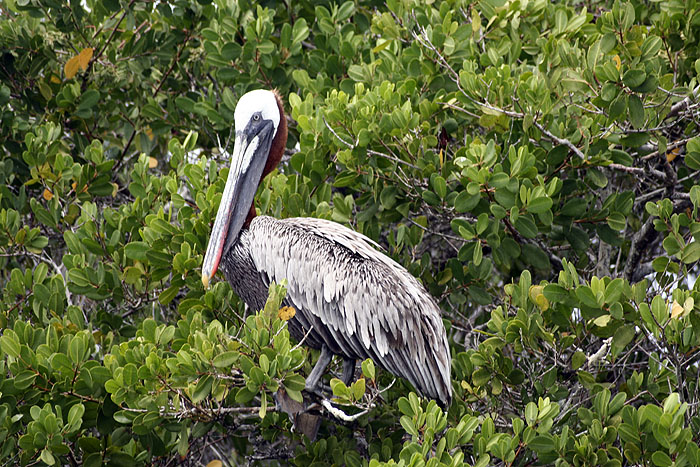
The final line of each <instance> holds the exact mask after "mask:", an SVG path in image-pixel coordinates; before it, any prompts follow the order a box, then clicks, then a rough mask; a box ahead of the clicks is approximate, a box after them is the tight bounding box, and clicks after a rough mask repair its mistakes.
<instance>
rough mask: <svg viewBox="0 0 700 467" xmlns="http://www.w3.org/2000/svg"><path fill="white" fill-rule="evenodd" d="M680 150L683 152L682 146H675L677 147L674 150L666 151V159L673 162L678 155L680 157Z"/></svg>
mask: <svg viewBox="0 0 700 467" xmlns="http://www.w3.org/2000/svg"><path fill="white" fill-rule="evenodd" d="M680 152H681V148H680V146H679V147H677V148H675V149H672V150H670V151H668V152H667V153H666V160H667V161H669V162H671V161H672V160H673V159H675V158H676V157H678V154H679V153H680Z"/></svg>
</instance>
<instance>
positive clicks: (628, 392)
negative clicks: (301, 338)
mask: <svg viewBox="0 0 700 467" xmlns="http://www.w3.org/2000/svg"><path fill="white" fill-rule="evenodd" d="M0 14H2V20H0V79H1V80H2V81H1V82H0V145H1V147H2V150H1V152H0V262H1V263H2V266H3V267H2V270H1V271H0V285H1V287H2V290H1V293H0V329H1V336H0V374H1V375H2V378H0V459H2V460H3V462H4V463H7V464H17V463H20V464H24V465H26V464H32V463H41V464H47V465H55V464H72V465H77V464H85V465H100V464H103V463H107V464H111V465H123V464H130V465H134V464H149V463H162V464H168V463H170V464H172V463H173V462H180V461H182V460H183V459H187V462H190V463H192V464H198V463H200V462H202V461H207V460H210V459H213V458H221V459H222V460H224V461H227V462H228V461H230V462H238V461H245V460H248V461H256V460H263V459H280V460H281V459H289V460H290V461H292V462H294V463H296V464H298V465H312V464H314V463H316V464H325V463H335V464H348V465H359V464H362V463H369V464H370V465H377V466H378V465H384V464H389V465H394V464H400V465H426V464H427V465H443V464H444V465H459V464H462V463H466V464H469V465H479V466H486V465H530V464H533V463H538V464H556V465H579V466H583V465H590V466H593V465H608V466H615V465H623V464H625V465H637V464H642V465H656V466H670V465H678V466H682V465H700V449H698V443H700V438H699V435H698V433H700V413H699V412H698V407H700V388H699V387H698V381H699V379H698V376H699V375H698V367H699V363H700V362H699V360H700V351H699V350H698V349H700V285H698V283H697V281H695V278H696V277H697V274H698V267H697V266H698V261H699V260H700V246H699V245H700V236H699V235H700V217H699V215H698V209H699V208H700V189H698V187H697V186H696V185H697V181H698V177H699V176H700V139H699V138H698V137H697V136H695V135H696V134H697V129H698V117H699V114H698V103H697V99H698V92H700V91H699V90H700V87H698V74H699V73H700V60H699V59H700V49H698V45H697V44H698V43H699V42H700V41H699V38H700V4H698V3H697V2H696V1H694V0H691V1H687V0H686V1H681V0H669V1H665V2H641V1H638V0H632V1H625V2H622V1H614V2H546V1H544V0H529V1H526V0H516V1H505V0H480V1H464V0H448V1H444V2H436V3H431V2H416V1H410V0H390V1H388V2H386V4H384V3H377V2H372V1H357V2H352V1H347V2H344V3H340V4H338V3H333V2H321V3H316V2H308V1H300V2H288V3H287V4H285V3H284V2H280V3H276V2H275V3H273V2H269V4H268V3H265V5H264V6H263V5H258V4H255V3H252V2H247V1H241V2H227V1H224V0H216V1H213V2H212V1H207V0H201V1H198V2H188V1H185V0H177V1H174V2H160V3H158V2H156V3H153V2H140V1H137V0H129V1H126V0H110V1H95V0H87V1H85V2H70V3H61V2H58V1H55V0H7V1H5V2H4V4H3V6H1V7H0ZM259 87H265V88H277V89H278V90H279V91H280V92H281V94H282V95H283V96H286V97H287V99H288V102H287V105H288V107H287V112H288V114H289V116H290V117H291V120H290V124H291V134H290V142H289V148H288V150H287V155H286V157H285V159H284V161H283V163H282V165H281V167H280V170H279V171H277V172H275V173H273V174H272V175H271V176H269V177H268V178H267V179H266V180H264V182H263V183H262V185H261V187H260V189H259V192H258V197H257V202H258V204H257V207H258V210H259V212H260V213H265V214H269V215H273V216H276V217H287V216H311V217H321V218H327V219H332V220H334V221H336V222H340V223H345V224H348V225H350V226H352V227H353V228H354V229H356V230H358V231H360V232H362V233H364V234H366V235H368V236H369V237H371V238H373V239H375V240H377V241H378V242H379V243H380V244H382V245H383V246H384V247H385V248H386V251H387V253H388V254H389V255H390V256H391V257H392V258H394V259H395V260H397V261H398V262H400V263H401V264H403V265H404V266H406V267H407V268H408V269H409V270H410V271H411V273H413V274H414V275H415V276H417V277H419V278H420V280H421V281H422V282H423V284H425V285H426V287H427V288H428V289H429V290H430V292H431V293H432V294H433V295H434V296H435V297H436V298H437V299H438V300H439V302H440V304H441V306H442V309H443V313H444V315H443V316H444V318H445V322H446V325H447V327H448V333H449V337H450V342H451V347H452V355H453V367H452V373H453V387H454V389H455V392H456V395H455V401H454V403H453V404H452V406H451V407H450V409H449V411H447V412H443V411H442V410H441V409H440V408H439V407H438V406H437V405H436V404H435V402H431V401H424V400H420V399H419V398H418V397H417V396H416V395H415V394H414V393H412V392H410V391H411V388H410V387H409V386H408V384H407V383H406V382H404V381H396V382H395V383H394V384H393V385H392V384H391V381H392V377H391V375H390V374H388V373H387V372H384V371H382V370H380V369H377V368H375V367H374V365H373V363H372V362H371V361H367V362H364V363H363V365H362V377H361V378H359V379H358V380H357V381H356V382H354V383H352V384H351V385H350V386H349V387H346V386H345V385H344V384H343V383H342V382H341V381H339V380H336V379H331V380H330V385H331V386H332V388H333V392H334V395H335V397H334V403H335V404H336V406H337V407H342V409H343V410H344V411H346V412H347V413H349V414H354V415H356V416H357V417H356V418H354V421H352V422H342V421H340V420H338V419H336V418H334V417H332V416H331V415H329V411H328V409H327V408H324V409H321V408H316V409H314V411H315V412H314V413H316V414H318V413H321V414H323V416H324V423H323V425H322V427H321V430H320V433H319V437H318V439H317V440H316V441H311V440H309V439H304V438H303V436H302V435H300V434H299V433H297V432H295V431H293V429H292V422H291V421H290V419H289V417H288V415H287V414H286V413H285V412H284V410H283V409H282V408H281V407H282V403H281V402H280V400H281V399H280V398H282V397H283V396H285V395H286V396H288V397H289V399H291V400H293V401H297V402H299V401H301V400H302V398H303V393H302V389H303V387H304V377H305V376H306V375H307V374H308V372H309V371H310V368H311V361H312V360H313V358H314V355H313V352H311V351H308V350H307V349H305V348H304V347H303V346H298V345H296V343H294V342H290V339H289V334H288V332H287V329H286V325H285V319H289V317H291V315H292V314H293V310H281V311H280V310H279V306H280V303H281V300H282V297H283V294H284V288H283V286H275V287H273V289H272V290H271V291H270V300H269V301H268V305H267V306H266V309H265V310H260V311H257V310H252V311H248V312H246V310H245V309H244V307H243V304H242V303H241V301H240V300H239V299H238V298H237V297H236V296H235V295H234V294H233V293H232V292H231V289H230V287H229V285H228V284H226V283H225V282H224V281H219V282H217V283H216V284H215V285H214V286H213V287H212V288H211V289H209V290H204V289H203V287H202V285H201V277H200V272H199V268H200V266H201V262H202V259H203V252H204V249H205V247H206V242H207V237H208V234H209V229H210V225H211V224H212V221H213V217H214V216H215V214H216V208H217V206H218V204H219V200H220V197H221V192H222V191H223V185H224V183H225V179H226V175H227V174H226V172H227V170H226V169H222V170H221V171H219V170H218V167H220V166H225V165H226V163H227V162H228V161H226V160H225V157H224V154H223V153H222V151H221V150H220V146H223V147H224V148H226V147H227V146H228V145H229V143H230V140H231V128H232V125H233V111H234V109H235V105H236V102H237V99H238V97H239V96H241V95H242V94H243V93H244V92H246V91H248V90H250V89H254V88H259ZM364 412H366V413H364ZM212 446H214V448H212Z"/></svg>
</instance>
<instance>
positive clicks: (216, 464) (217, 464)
mask: <svg viewBox="0 0 700 467" xmlns="http://www.w3.org/2000/svg"><path fill="white" fill-rule="evenodd" d="M223 465H224V464H222V463H221V461H220V460H219V459H214V460H213V461H211V462H209V463H208V464H207V467H221V466H223Z"/></svg>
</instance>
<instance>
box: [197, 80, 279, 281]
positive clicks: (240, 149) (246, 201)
mask: <svg viewBox="0 0 700 467" xmlns="http://www.w3.org/2000/svg"><path fill="white" fill-rule="evenodd" d="M233 117H234V124H235V131H236V140H235V143H234V147H233V154H232V155H231V168H230V169H229V173H228V179H227V181H226V187H225V188H224V193H223V195H222V196H221V204H219V211H218V212H217V214H216V220H215V221H214V227H213V228H212V232H211V237H210V238H209V246H207V253H206V255H205V257H204V263H203V264H202V283H203V284H204V287H205V288H206V287H208V285H209V280H210V279H211V277H212V276H213V275H214V274H215V273H216V270H217V268H218V267H219V262H220V261H221V256H222V254H225V253H226V252H227V251H228V249H229V248H230V247H231V245H233V243H234V242H235V241H236V239H237V238H238V235H239V234H240V232H241V229H242V228H243V226H244V225H245V223H246V219H248V217H249V216H254V215H255V211H254V208H253V209H252V215H251V214H250V213H251V206H253V202H254V197H255V192H256V190H257V188H258V185H259V184H260V180H261V179H262V178H263V177H264V176H265V175H266V174H267V173H269V172H271V171H272V169H274V167H275V166H276V165H277V163H278V162H279V159H280V158H281V156H282V153H283V152H284V146H285V144H286V141H287V124H286V120H285V118H284V111H283V107H282V102H281V100H280V98H279V95H278V94H277V93H276V92H273V91H267V90H264V89H258V90H256V91H250V92H248V93H247V94H244V95H243V97H241V98H240V100H239V101H238V104H237V105H236V111H235V112H234V114H233ZM248 220H250V219H248Z"/></svg>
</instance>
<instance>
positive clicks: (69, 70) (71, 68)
mask: <svg viewBox="0 0 700 467" xmlns="http://www.w3.org/2000/svg"><path fill="white" fill-rule="evenodd" d="M79 68H80V59H79V58H78V57H73V58H71V59H70V60H68V61H67V62H66V65H65V66H64V67H63V72H64V73H65V74H66V78H68V79H71V78H73V77H74V76H75V75H76V73H78V69H79Z"/></svg>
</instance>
